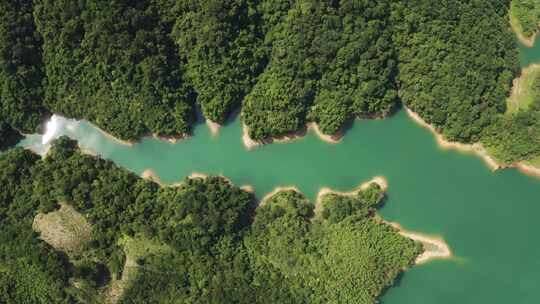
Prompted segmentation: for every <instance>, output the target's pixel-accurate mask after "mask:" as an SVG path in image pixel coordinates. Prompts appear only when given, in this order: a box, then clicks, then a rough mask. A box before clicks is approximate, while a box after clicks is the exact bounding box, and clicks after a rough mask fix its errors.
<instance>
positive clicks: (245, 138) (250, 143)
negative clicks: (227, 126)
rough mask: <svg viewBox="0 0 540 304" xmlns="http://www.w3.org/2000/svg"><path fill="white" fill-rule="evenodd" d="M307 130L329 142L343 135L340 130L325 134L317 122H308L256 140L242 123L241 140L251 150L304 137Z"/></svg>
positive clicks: (335, 141)
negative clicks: (287, 131)
mask: <svg viewBox="0 0 540 304" xmlns="http://www.w3.org/2000/svg"><path fill="white" fill-rule="evenodd" d="M309 131H313V132H314V133H315V135H317V137H319V139H320V140H322V141H324V142H326V143H329V144H337V143H340V142H341V140H342V138H343V136H344V135H343V133H342V132H338V133H337V134H335V135H326V134H324V133H323V132H322V131H321V130H320V129H319V125H317V123H315V122H309V123H307V124H306V125H305V126H304V127H302V128H300V129H299V130H297V131H294V132H289V133H287V134H284V135H280V136H274V137H269V138H267V139H264V140H262V141H258V140H254V139H252V138H251V137H250V136H249V127H248V126H247V125H246V124H245V123H242V142H243V144H244V147H245V148H246V149H247V150H251V149H254V148H256V147H261V146H264V145H267V144H272V143H288V142H291V141H294V140H298V139H301V138H304V137H305V136H306V135H307V133H308V132H309Z"/></svg>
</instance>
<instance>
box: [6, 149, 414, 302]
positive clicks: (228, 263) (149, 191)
mask: <svg viewBox="0 0 540 304" xmlns="http://www.w3.org/2000/svg"><path fill="white" fill-rule="evenodd" d="M0 172H1V174H0V182H1V183H2V185H3V186H5V187H6V191H2V193H0V224H1V226H2V229H1V230H0V239H1V240H2V242H0V253H1V254H0V274H1V275H0V302H2V303H24V302H25V301H26V302H28V301H30V302H31V303H93V302H98V303H102V302H105V301H109V300H111V298H110V297H111V294H113V293H114V292H120V294H121V296H120V297H119V298H117V299H118V300H119V301H120V302H121V303H193V302H198V303H218V302H219V303H224V302H225V303H284V302H295V303H298V302H303V303H306V302H309V303H328V302H336V303H337V302H339V303H375V301H376V299H377V298H378V296H379V295H380V294H381V292H382V290H383V289H384V288H385V287H387V286H390V285H391V284H392V282H393V280H394V279H395V278H396V276H397V275H398V274H399V273H400V272H401V271H402V270H403V269H404V268H406V267H408V266H410V265H412V263H413V261H414V259H415V257H416V256H417V255H418V254H419V253H420V251H421V246H420V245H419V244H416V243H414V242H413V241H412V240H409V239H406V238H404V237H402V236H400V235H399V234H398V233H397V231H396V230H395V229H394V228H392V227H391V226H389V225H387V224H384V223H381V222H380V220H379V219H376V218H375V217H374V214H375V208H376V206H377V205H378V204H379V203H380V202H381V200H382V199H383V197H384V194H383V192H382V190H381V189H380V188H379V187H378V186H377V185H376V184H373V185H371V187H370V188H368V189H367V190H365V191H363V192H359V193H357V194H356V195H354V196H351V197H347V198H343V197H341V196H337V195H326V196H324V197H323V206H325V208H324V212H323V214H321V215H319V216H315V215H314V210H313V207H314V206H313V204H311V203H310V202H309V201H308V200H307V199H306V198H305V197H304V196H303V195H301V194H299V193H296V192H292V191H289V192H281V193H279V194H276V195H274V196H273V197H271V198H270V199H269V200H268V201H267V202H266V203H265V204H264V205H262V206H259V207H258V208H256V209H255V208H254V207H255V205H254V200H253V197H252V195H251V194H250V193H248V192H245V191H243V190H241V189H239V188H238V187H236V186H233V185H231V184H230V183H229V182H227V181H226V180H225V179H223V178H220V177H209V178H206V179H200V178H198V179H186V180H184V182H183V183H182V184H181V185H179V186H175V187H160V186H158V185H157V184H155V183H153V182H150V181H147V180H144V179H141V178H139V177H137V176H135V175H134V174H132V173H129V172H128V171H127V170H125V169H121V168H119V167H116V166H115V165H114V164H113V163H112V162H109V161H105V160H102V159H99V158H95V157H93V156H88V155H83V154H81V153H80V152H79V151H78V150H77V148H76V143H75V142H72V141H70V140H68V139H66V138H61V139H59V140H58V141H57V142H56V143H55V145H54V147H53V148H52V150H51V151H50V152H49V154H48V155H47V157H45V158H44V159H40V158H39V157H38V156H36V155H34V154H32V153H31V152H29V151H25V150H22V149H20V148H16V149H12V150H10V151H8V152H6V153H4V154H2V155H0ZM59 202H60V203H62V204H68V205H70V206H72V207H74V210H76V211H77V212H79V213H81V214H82V215H83V216H84V218H85V219H86V220H87V221H88V223H89V225H91V227H92V231H91V236H92V237H91V239H90V240H89V242H87V243H86V245H84V247H83V251H82V253H79V254H78V255H73V254H69V255H66V253H64V252H61V251H59V250H58V249H55V248H53V247H51V245H49V244H48V243H46V242H44V241H43V240H41V239H40V237H39V234H38V233H35V232H33V230H32V221H33V219H34V217H35V216H36V214H37V213H38V211H40V212H44V213H49V212H56V211H54V210H55V209H57V208H58V207H59V206H58V203H59ZM314 216H315V217H314ZM42 229H43V228H42ZM45 229H47V227H46V226H45ZM42 233H43V232H42ZM129 240H136V243H133V242H131V243H130V241H129ZM51 244H53V243H51ZM134 246H137V247H134ZM137 248H139V249H137ZM13 261H17V262H16V263H14V262H13ZM351 270H352V271H351ZM351 274H352V275H351ZM115 286H116V287H115ZM118 286H122V287H121V288H118ZM114 288H117V289H115V290H113V289H114Z"/></svg>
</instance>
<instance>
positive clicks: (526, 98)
mask: <svg viewBox="0 0 540 304" xmlns="http://www.w3.org/2000/svg"><path fill="white" fill-rule="evenodd" d="M539 77H540V65H538V64H535V65H531V66H530V67H528V68H526V69H524V70H523V71H522V73H521V77H519V78H516V79H515V80H514V85H513V87H512V94H511V95H510V97H509V98H508V99H507V101H506V105H507V110H506V114H507V115H511V114H515V113H517V112H519V111H522V110H527V109H528V108H529V106H530V105H531V104H532V103H533V101H534V100H535V98H538V95H539V94H538V92H535V90H534V84H535V82H536V81H537V79H538V78H539Z"/></svg>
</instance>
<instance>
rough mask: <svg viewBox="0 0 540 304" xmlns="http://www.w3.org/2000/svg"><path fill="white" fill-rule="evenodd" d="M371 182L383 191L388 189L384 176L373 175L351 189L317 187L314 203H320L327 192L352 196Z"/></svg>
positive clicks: (363, 189)
mask: <svg viewBox="0 0 540 304" xmlns="http://www.w3.org/2000/svg"><path fill="white" fill-rule="evenodd" d="M371 184H377V185H379V187H381V190H382V191H383V192H386V190H388V181H387V180H386V178H385V177H384V176H375V177H374V178H372V179H370V180H368V181H367V182H363V183H361V184H360V185H358V186H356V187H355V188H354V189H353V190H351V191H336V190H332V189H331V188H329V187H322V188H320V189H319V192H318V193H317V197H316V201H315V204H316V206H317V205H319V204H320V203H321V200H322V197H323V196H325V195H327V194H336V195H341V196H353V195H356V194H357V193H358V192H360V191H365V190H366V189H367V188H368V187H369V186H370V185H371Z"/></svg>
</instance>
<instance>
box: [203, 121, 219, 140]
mask: <svg viewBox="0 0 540 304" xmlns="http://www.w3.org/2000/svg"><path fill="white" fill-rule="evenodd" d="M206 126H207V127H208V129H210V134H211V135H212V136H217V135H219V129H220V128H221V125H220V124H218V123H217V122H213V121H211V120H210V119H208V118H206Z"/></svg>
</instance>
